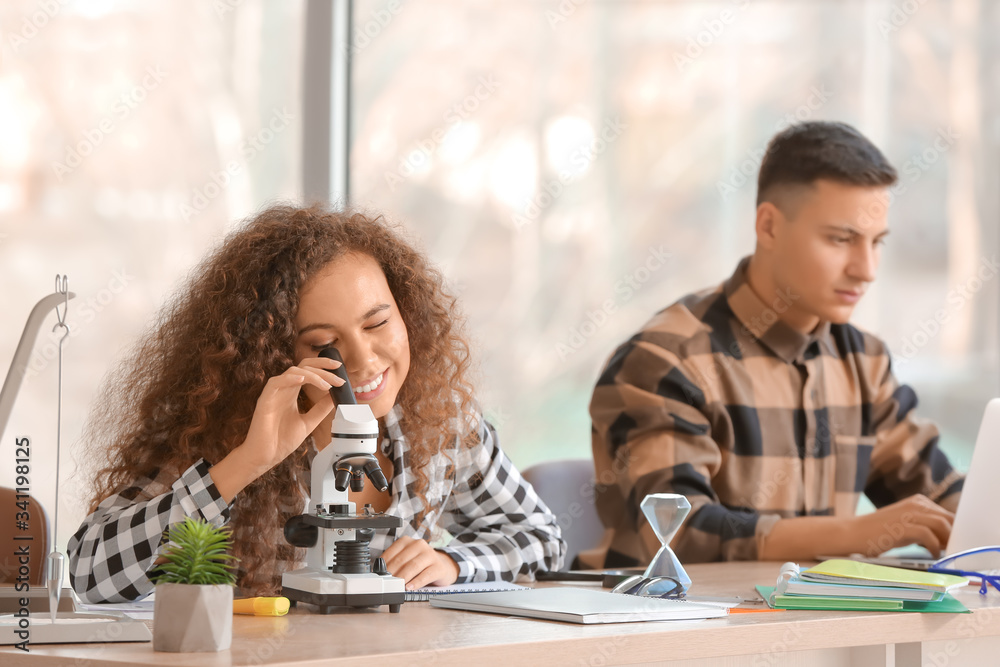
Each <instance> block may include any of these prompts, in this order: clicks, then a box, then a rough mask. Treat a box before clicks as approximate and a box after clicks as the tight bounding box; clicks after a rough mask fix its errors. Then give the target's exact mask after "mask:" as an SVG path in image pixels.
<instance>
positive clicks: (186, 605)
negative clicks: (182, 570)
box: [153, 584, 233, 653]
mask: <svg viewBox="0 0 1000 667" xmlns="http://www.w3.org/2000/svg"><path fill="white" fill-rule="evenodd" d="M232 643H233V587H232V586H229V585H219V586H196V585H193V584H157V586H156V602H155V603H154V605H153V650H154V651H169V652H171V653H189V652H195V651H226V650H228V649H229V647H230V646H231V645H232Z"/></svg>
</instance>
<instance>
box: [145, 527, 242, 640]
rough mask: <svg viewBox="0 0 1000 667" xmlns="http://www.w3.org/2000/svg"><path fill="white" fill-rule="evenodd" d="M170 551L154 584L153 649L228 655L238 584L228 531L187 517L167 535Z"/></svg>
mask: <svg viewBox="0 0 1000 667" xmlns="http://www.w3.org/2000/svg"><path fill="white" fill-rule="evenodd" d="M167 540H168V542H169V544H168V545H167V549H166V552H165V553H164V554H163V560H162V561H160V563H159V564H158V565H157V567H156V569H155V570H154V574H153V575H152V576H151V579H152V581H153V583H154V584H156V602H155V603H154V605H153V650H154V651H171V652H180V653H185V652H190V651H225V650H226V649H228V648H229V647H230V645H231V644H232V642H233V585H234V584H235V583H236V574H235V573H234V572H233V570H232V569H231V567H230V563H229V561H233V560H236V558H235V557H234V556H232V555H230V554H229V553H227V552H228V550H229V548H230V547H231V546H232V536H231V534H230V532H229V530H228V529H226V528H217V527H215V526H213V525H212V524H210V523H208V522H206V521H201V520H196V519H192V518H190V517H188V518H186V519H185V520H184V521H183V522H182V523H179V524H175V525H174V526H172V527H171V528H170V529H169V530H168V531H167Z"/></svg>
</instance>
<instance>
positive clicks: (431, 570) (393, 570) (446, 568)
mask: <svg viewBox="0 0 1000 667" xmlns="http://www.w3.org/2000/svg"><path fill="white" fill-rule="evenodd" d="M382 558H383V559H384V560H385V567H386V569H387V570H389V574H391V575H393V576H395V577H399V578H400V579H402V580H404V581H405V582H406V590H408V591H413V590H416V589H418V588H423V587H424V586H449V585H451V584H453V583H455V581H457V580H458V563H456V562H455V561H454V560H452V559H451V557H450V556H448V555H446V554H443V553H441V552H440V551H435V550H434V549H433V548H431V545H429V544H428V543H427V542H426V541H425V540H415V539H413V538H412V537H400V538H399V539H397V540H396V541H395V542H393V543H392V544H391V545H389V548H388V549H386V550H385V551H384V552H382Z"/></svg>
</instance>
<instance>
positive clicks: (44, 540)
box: [0, 486, 49, 586]
mask: <svg viewBox="0 0 1000 667" xmlns="http://www.w3.org/2000/svg"><path fill="white" fill-rule="evenodd" d="M25 500H26V501H27V503H26V504H25V503H24V502H23V501H25ZM18 502H22V506H23V508H22V507H21V506H18V505H17V503H18ZM24 508H26V509H24ZM22 512H24V513H25V514H21V513H22ZM21 522H23V523H21ZM22 526H23V527H22ZM24 546H27V547H28V562H27V574H28V583H29V584H30V585H31V586H43V585H44V584H45V558H46V557H47V556H48V553H49V518H48V516H46V514H45V510H44V509H42V506H41V505H40V504H39V503H38V502H37V501H36V500H35V499H34V498H32V497H31V496H28V497H27V498H26V499H25V498H19V497H18V494H17V492H16V491H15V490H14V489H8V488H6V487H2V486H0V584H14V583H17V581H18V576H20V575H22V574H24V573H23V571H21V569H20V568H21V567H23V566H24V565H25V564H24V563H20V562H18V556H17V551H18V547H24ZM22 581H23V579H22Z"/></svg>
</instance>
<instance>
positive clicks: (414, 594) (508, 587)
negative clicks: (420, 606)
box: [404, 581, 528, 602]
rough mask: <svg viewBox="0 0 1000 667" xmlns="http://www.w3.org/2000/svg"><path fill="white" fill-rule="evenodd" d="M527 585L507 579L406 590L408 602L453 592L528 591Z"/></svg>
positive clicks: (422, 600)
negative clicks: (513, 582) (520, 584)
mask: <svg viewBox="0 0 1000 667" xmlns="http://www.w3.org/2000/svg"><path fill="white" fill-rule="evenodd" d="M526 590H528V588H527V587H526V586H518V585H517V584H512V583H510V582H507V581H484V582H482V583H466V584H452V585H451V586H427V587H425V588H418V589H417V590H415V591H406V596H405V597H404V600H405V601H406V602H426V601H427V600H430V599H431V598H433V597H435V596H437V595H451V594H453V593H496V592H498V591H526Z"/></svg>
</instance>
